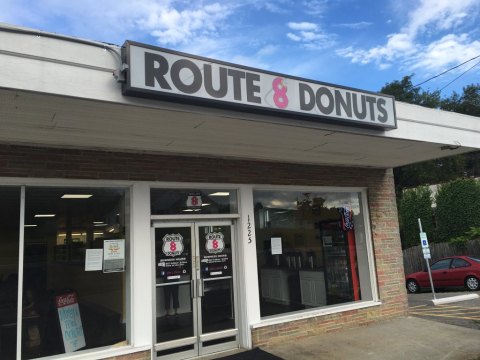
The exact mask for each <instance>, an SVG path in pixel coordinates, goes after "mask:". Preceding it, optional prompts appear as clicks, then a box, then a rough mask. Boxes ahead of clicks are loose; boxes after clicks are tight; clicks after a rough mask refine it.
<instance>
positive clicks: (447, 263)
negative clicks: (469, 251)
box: [405, 256, 480, 294]
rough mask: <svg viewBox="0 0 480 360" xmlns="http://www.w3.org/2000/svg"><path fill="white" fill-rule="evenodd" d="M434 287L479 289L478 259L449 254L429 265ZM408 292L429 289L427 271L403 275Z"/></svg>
mask: <svg viewBox="0 0 480 360" xmlns="http://www.w3.org/2000/svg"><path fill="white" fill-rule="evenodd" d="M430 269H431V270H432V280H433V285H434V287H435V288H446V287H459V286H464V287H465V288H466V289H467V290H470V291H475V290H479V289H480V280H479V279H480V260H479V259H475V258H473V257H470V256H451V257H448V258H444V259H440V260H438V261H436V262H434V263H433V264H432V265H430ZM405 280H406V282H407V290H408V292H409V293H412V294H413V293H417V292H419V291H420V290H421V289H430V280H429V278H428V272H427V270H425V271H418V272H415V273H413V274H408V275H407V276H406V277H405Z"/></svg>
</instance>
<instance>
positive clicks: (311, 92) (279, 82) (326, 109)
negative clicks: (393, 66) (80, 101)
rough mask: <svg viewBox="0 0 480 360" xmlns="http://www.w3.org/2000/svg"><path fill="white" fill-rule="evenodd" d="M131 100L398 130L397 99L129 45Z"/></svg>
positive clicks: (127, 87)
mask: <svg viewBox="0 0 480 360" xmlns="http://www.w3.org/2000/svg"><path fill="white" fill-rule="evenodd" d="M123 57H124V60H125V61H126V67H125V68H126V83H125V84H124V86H123V93H124V94H125V95H130V96H142V97H151V98H158V99H162V100H167V101H177V102H182V103H185V102H190V103H192V104H196V105H204V106H216V107H222V108H227V109H233V110H241V111H250V112H258V113H270V114H272V113H274V114H276V115H284V116H295V117H298V116H300V117H303V118H306V119H310V120H320V121H329V122H333V123H344V124H350V125H356V126H366V127H373V128H381V129H392V128H396V127H397V125H396V119H395V106H394V98H393V97H391V96H388V95H381V94H378V93H370V92H365V91H359V90H355V89H350V88H344V87H339V86H336V85H331V84H325V83H321V82H315V81H312V80H305V79H301V78H295V77H291V76H286V75H282V74H276V73H271V72H266V71H262V70H258V69H253V68H247V67H242V66H239V65H234V64H230V63H224V62H220V61H215V60H211V59H207V58H201V57H196V56H192V55H187V54H183V53H178V52H174V51H171V50H166V49H162V48H156V47H151V46H148V45H143V44H138V43H135V42H131V41H127V42H125V45H124V52H123Z"/></svg>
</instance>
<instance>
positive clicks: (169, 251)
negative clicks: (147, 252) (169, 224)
mask: <svg viewBox="0 0 480 360" xmlns="http://www.w3.org/2000/svg"><path fill="white" fill-rule="evenodd" d="M162 240H163V246H162V252H163V253H164V254H165V255H166V256H171V257H175V256H179V255H182V253H183V237H182V235H180V234H167V235H165V236H164V237H163V238H162Z"/></svg>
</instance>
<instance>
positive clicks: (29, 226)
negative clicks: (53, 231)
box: [23, 224, 38, 227]
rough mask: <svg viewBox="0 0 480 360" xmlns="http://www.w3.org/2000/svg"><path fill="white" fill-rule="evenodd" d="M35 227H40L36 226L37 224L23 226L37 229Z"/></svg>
mask: <svg viewBox="0 0 480 360" xmlns="http://www.w3.org/2000/svg"><path fill="white" fill-rule="evenodd" d="M35 226H38V225H35V224H30V225H23V227H35Z"/></svg>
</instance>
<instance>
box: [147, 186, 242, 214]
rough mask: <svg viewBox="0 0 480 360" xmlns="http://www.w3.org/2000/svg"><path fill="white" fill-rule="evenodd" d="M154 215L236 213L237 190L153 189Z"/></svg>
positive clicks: (152, 207) (151, 195) (151, 198)
mask: <svg viewBox="0 0 480 360" xmlns="http://www.w3.org/2000/svg"><path fill="white" fill-rule="evenodd" d="M150 203H151V211H152V215H177V214H181V215H192V214H195V215H197V214H235V213H237V192H236V191H235V190H231V189H230V190H228V189H227V190H226V189H203V190H202V189H201V190H198V189H152V190H151V193H150Z"/></svg>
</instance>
